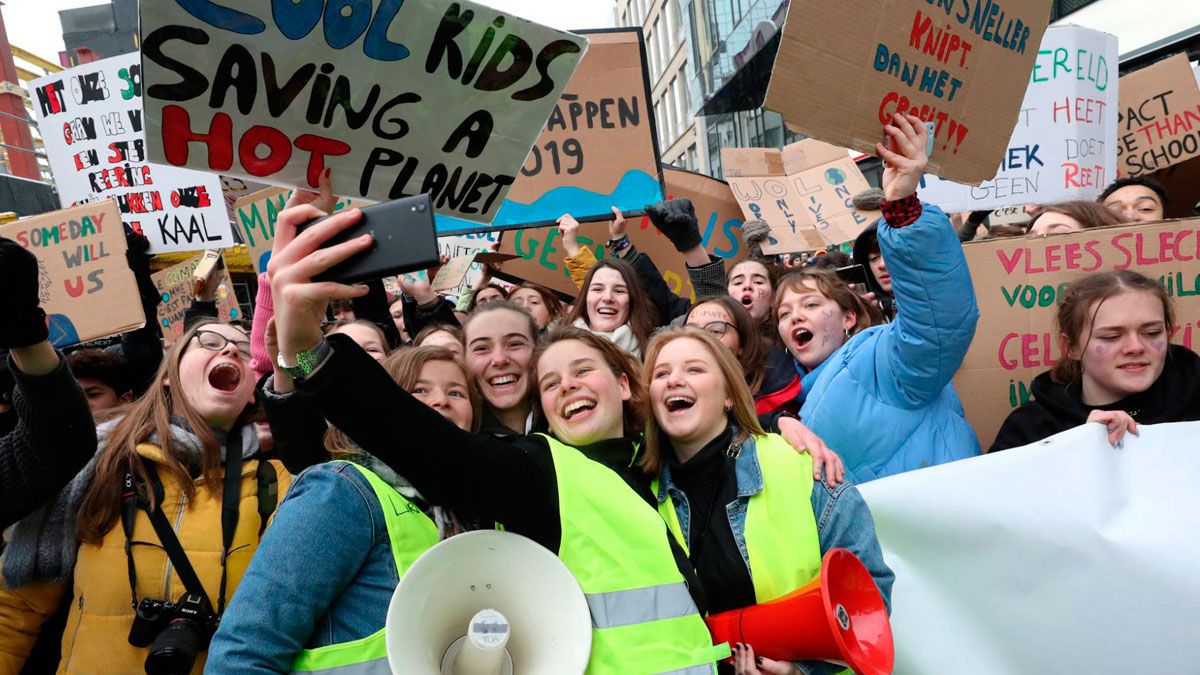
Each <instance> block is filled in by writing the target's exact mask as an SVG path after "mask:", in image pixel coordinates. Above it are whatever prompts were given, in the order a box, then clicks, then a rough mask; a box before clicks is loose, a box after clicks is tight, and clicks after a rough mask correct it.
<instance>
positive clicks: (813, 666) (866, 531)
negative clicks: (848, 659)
mask: <svg viewBox="0 0 1200 675" xmlns="http://www.w3.org/2000/svg"><path fill="white" fill-rule="evenodd" d="M736 452H738V454H737V456H736V459H735V460H734V471H735V472H736V474H737V499H736V500H734V501H733V502H730V503H729V504H726V505H725V513H726V514H727V515H728V517H729V527H730V528H731V529H732V530H733V538H734V541H736V542H737V546H738V550H739V551H741V553H742V562H744V563H745V564H746V569H747V570H748V571H750V572H751V574H752V575H753V570H750V555H749V554H748V553H747V551H746V509H747V508H748V507H749V505H750V499H751V498H752V497H754V495H757V494H758V493H760V492H762V490H763V483H764V478H763V472H762V468H761V466H760V465H759V462H758V452H757V450H756V448H755V442H754V438H753V437H751V438H749V439H747V440H746V441H745V442H744V443H742V445H741V447H740V448H738V450H737V451H736ZM668 496H670V498H671V502H672V503H673V504H674V505H675V513H676V515H677V516H678V517H679V527H680V529H681V530H682V531H683V536H684V540H685V541H686V540H687V539H688V526H689V525H690V521H691V514H690V509H689V506H688V501H687V497H686V496H685V495H684V494H683V491H682V490H680V489H679V488H677V487H675V484H674V483H673V482H672V481H671V469H670V467H669V466H664V467H663V470H662V474H661V476H660V478H659V484H658V501H659V503H660V504H661V503H662V502H664V501H666V499H667V497H668ZM812 510H813V515H814V516H815V517H816V521H817V537H818V539H819V540H820V545H821V555H822V556H824V555H825V554H826V553H827V552H828V551H829V549H832V548H844V549H848V550H849V551H850V552H851V553H853V554H854V555H856V556H858V558H859V560H862V562H863V565H865V566H866V568H867V570H868V571H870V573H871V577H872V578H873V579H875V585H876V586H878V587H879V593H880V594H881V595H882V596H883V601H884V603H886V604H887V606H888V611H891V606H892V582H893V581H895V575H893V574H892V570H891V569H890V568H889V567H888V566H887V563H886V562H884V560H883V549H881V548H880V546H879V539H878V538H877V537H876V536H875V521H874V520H873V519H872V518H871V512H870V510H868V508H867V503H866V502H865V501H863V498H862V495H860V494H859V492H858V488H856V487H854V486H853V485H851V484H850V483H842V484H841V485H838V486H837V487H836V488H833V489H830V488H829V487H827V486H826V485H825V484H824V483H821V482H817V481H813V489H812ZM242 583H245V582H242ZM796 665H797V666H798V667H799V668H800V670H801V671H802V672H804V673H806V674H808V675H826V674H827V673H835V672H838V671H840V670H842V666H835V665H833V664H831V663H826V662H823V661H803V662H800V663H797V664H796Z"/></svg>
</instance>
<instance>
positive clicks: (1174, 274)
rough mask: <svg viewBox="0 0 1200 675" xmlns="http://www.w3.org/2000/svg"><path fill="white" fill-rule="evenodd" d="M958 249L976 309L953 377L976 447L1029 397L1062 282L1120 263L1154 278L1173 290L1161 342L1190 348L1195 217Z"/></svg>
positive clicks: (1199, 240)
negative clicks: (1168, 334) (1171, 330)
mask: <svg viewBox="0 0 1200 675" xmlns="http://www.w3.org/2000/svg"><path fill="white" fill-rule="evenodd" d="M963 250H964V251H965V252H966V257H967V265H968V266H969V267H970V269H971V279H972V281H973V282H974V285H975V296H976V300H977V302H978V303H979V314H980V316H979V326H978V328H977V330H976V331H975V341H974V342H973V343H971V349H970V350H969V351H968V352H967V356H966V358H965V359H964V360H963V364H962V368H961V369H960V370H959V372H958V374H957V375H956V376H955V378H954V386H955V388H956V389H957V390H958V395H959V397H960V398H961V399H962V402H963V406H964V407H965V408H966V411H967V419H968V420H969V421H970V422H971V425H972V426H973V427H974V428H975V433H976V434H977V435H978V436H979V443H980V445H981V446H982V447H983V449H984V450H987V449H988V448H989V447H990V446H991V444H992V441H993V440H995V437H996V432H997V431H998V430H999V428H1000V425H1001V423H1003V422H1004V419H1005V418H1006V417H1008V414H1009V413H1010V412H1012V410H1013V409H1014V408H1016V407H1018V406H1019V405H1021V404H1022V403H1024V402H1026V401H1028V400H1029V398H1030V393H1029V392H1030V386H1031V384H1032V382H1033V378H1034V377H1036V376H1037V375H1040V374H1041V373H1043V372H1045V371H1047V370H1049V369H1050V367H1051V366H1053V365H1054V363H1056V362H1057V360H1058V358H1059V357H1060V356H1061V351H1060V349H1059V345H1058V336H1057V335H1056V334H1055V332H1054V313H1055V312H1056V311H1057V310H1058V303H1059V299H1060V296H1061V293H1062V291H1063V290H1064V289H1063V285H1064V284H1067V283H1070V282H1072V281H1075V280H1077V279H1079V278H1081V277H1084V276H1086V275H1087V274H1088V273H1091V272H1097V271H1101V272H1103V271H1109V270H1114V269H1127V268H1128V269H1133V270H1134V271H1136V272H1139V273H1141V274H1144V275H1146V276H1148V277H1150V278H1152V279H1158V280H1159V281H1160V282H1161V283H1162V284H1163V286H1164V287H1165V288H1166V289H1167V292H1168V293H1170V294H1171V295H1172V296H1173V297H1174V298H1175V309H1176V325H1177V329H1176V331H1175V334H1174V335H1173V336H1172V340H1171V341H1172V342H1175V343H1177V344H1181V345H1183V346H1185V347H1187V348H1189V349H1192V350H1197V351H1200V267H1197V265H1196V260H1198V259H1200V219H1189V220H1172V221H1166V222H1163V223H1158V224H1153V225H1147V224H1143V223H1139V224H1137V225H1133V226H1126V227H1113V228H1098V229H1092V230H1084V231H1082V232H1072V233H1070V234H1063V235H1052V236H1049V237H1044V238H1042V237H1028V238H1022V237H1005V238H1001V239H991V240H987V241H980V242H972V243H968V244H966V245H964V246H963Z"/></svg>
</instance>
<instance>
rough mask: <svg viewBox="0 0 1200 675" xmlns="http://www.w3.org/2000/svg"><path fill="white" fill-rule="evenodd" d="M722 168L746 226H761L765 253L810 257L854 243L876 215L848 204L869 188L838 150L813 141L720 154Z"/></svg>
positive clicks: (736, 150)
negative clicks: (751, 222) (807, 253)
mask: <svg viewBox="0 0 1200 675" xmlns="http://www.w3.org/2000/svg"><path fill="white" fill-rule="evenodd" d="M721 164H722V166H724V167H725V178H726V179H728V180H729V186H730V187H732V188H733V194H734V195H735V196H736V197H737V200H738V203H739V204H741V206H742V213H743V214H745V216H746V219H747V220H755V219H757V220H765V221H766V222H767V224H768V225H770V226H771V233H770V235H769V238H768V240H767V242H766V243H764V244H763V247H762V249H763V252H764V253H792V252H796V251H812V250H816V249H822V248H826V247H828V246H831V245H837V244H842V243H844V242H847V241H853V240H854V238H855V237H857V236H858V233H859V232H862V230H863V228H864V227H866V226H867V225H868V224H869V223H870V222H871V221H872V220H874V218H876V217H878V216H877V214H874V215H868V214H867V213H866V212H862V211H858V210H857V209H855V208H854V205H853V204H852V203H851V198H852V197H853V196H854V195H856V194H858V193H859V192H862V191H863V190H866V189H867V188H869V187H870V185H869V184H868V183H867V179H866V178H864V177H863V175H862V171H860V170H859V168H858V165H857V164H855V163H854V160H852V159H851V158H850V155H849V154H848V153H847V152H846V151H845V150H844V149H842V148H836V147H834V146H832V145H829V144H828V143H822V142H820V141H816V140H813V139H805V140H803V141H800V142H798V143H792V144H791V145H789V146H787V147H786V148H784V149H783V150H776V149H774V148H725V149H723V150H721Z"/></svg>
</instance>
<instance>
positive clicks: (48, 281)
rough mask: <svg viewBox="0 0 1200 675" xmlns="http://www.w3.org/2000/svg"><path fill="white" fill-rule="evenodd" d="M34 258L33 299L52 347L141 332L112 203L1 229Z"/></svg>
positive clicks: (134, 287) (141, 321)
mask: <svg viewBox="0 0 1200 675" xmlns="http://www.w3.org/2000/svg"><path fill="white" fill-rule="evenodd" d="M0 237H6V238H8V239H12V240H13V241H15V242H17V243H18V244H20V245H21V246H24V247H25V248H27V249H29V250H30V251H32V252H33V254H34V255H35V256H37V259H38V297H39V299H40V300H41V306H42V309H43V310H45V312H46V317H47V319H48V321H49V328H50V342H51V343H53V344H54V346H55V347H66V346H68V345H73V344H77V343H80V342H87V341H89V340H95V339H98V338H103V337H108V336H110V335H117V334H119V333H124V332H125V331H129V330H133V329H135V328H141V327H142V326H144V325H145V322H146V317H145V316H144V315H143V314H142V307H141V303H139V302H138V289H137V281H136V280H135V279H134V277H133V272H130V271H129V266H128V264H127V263H126V262H125V230H124V228H122V227H121V213H120V211H119V210H118V208H117V203H116V202H115V201H113V200H111V199H105V200H103V201H98V202H92V203H88V204H81V205H79V206H75V207H72V208H69V209H63V210H61V211H53V212H51V213H44V214H42V215H40V216H34V217H32V218H24V219H22V220H18V221H16V222H13V223H8V224H7V225H3V226H0Z"/></svg>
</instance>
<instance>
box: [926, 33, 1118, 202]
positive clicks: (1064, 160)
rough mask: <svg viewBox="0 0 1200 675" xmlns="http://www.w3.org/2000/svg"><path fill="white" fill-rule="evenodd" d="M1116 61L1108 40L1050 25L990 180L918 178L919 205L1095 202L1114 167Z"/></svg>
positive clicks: (1114, 46) (1114, 43)
mask: <svg viewBox="0 0 1200 675" xmlns="http://www.w3.org/2000/svg"><path fill="white" fill-rule="evenodd" d="M1117 62H1118V55H1117V38H1116V37H1115V36H1112V35H1109V34H1108V33H1102V32H1100V31H1096V30H1091V29H1089V28H1081V27H1079V26H1052V27H1051V28H1050V29H1049V30H1047V31H1046V35H1045V37H1043V38H1042V45H1041V47H1040V48H1039V49H1038V51H1037V58H1036V59H1035V60H1034V64H1033V72H1032V73H1031V75H1030V78H1029V87H1028V88H1027V89H1026V90H1025V100H1024V102H1023V103H1022V104H1021V115H1020V117H1018V118H1017V126H1016V128H1015V129H1013V132H1012V138H1010V139H1009V141H1008V149H1007V150H1006V151H1005V153H1004V157H1003V159H1002V160H1001V161H1000V168H999V170H998V171H997V172H996V174H995V176H994V177H993V178H991V179H990V180H986V181H984V182H983V183H981V184H980V185H978V186H970V185H963V184H961V183H954V182H951V181H948V180H942V179H940V178H937V177H936V176H926V177H925V179H924V181H923V182H922V185H921V199H924V200H925V201H928V202H931V203H933V204H937V205H938V206H940V207H942V208H943V209H946V210H948V211H981V210H984V209H995V208H999V207H1004V206H1018V205H1024V204H1051V203H1054V202H1060V201H1065V200H1068V199H1084V200H1092V199H1095V198H1096V197H1097V196H1099V194H1100V192H1101V190H1103V189H1104V187H1105V186H1106V185H1108V184H1109V183H1110V182H1112V180H1113V176H1114V174H1115V172H1116V168H1117V110H1116V109H1117V106H1118V101H1117V86H1116V83H1117ZM1123 83H1124V82H1123V81H1122V84H1123ZM935 154H936V153H935Z"/></svg>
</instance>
